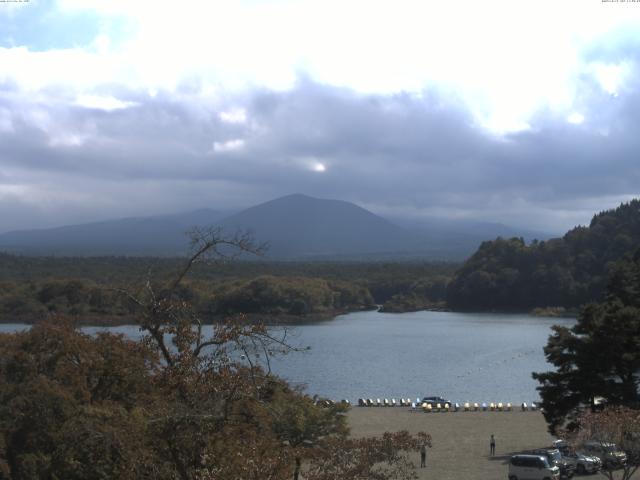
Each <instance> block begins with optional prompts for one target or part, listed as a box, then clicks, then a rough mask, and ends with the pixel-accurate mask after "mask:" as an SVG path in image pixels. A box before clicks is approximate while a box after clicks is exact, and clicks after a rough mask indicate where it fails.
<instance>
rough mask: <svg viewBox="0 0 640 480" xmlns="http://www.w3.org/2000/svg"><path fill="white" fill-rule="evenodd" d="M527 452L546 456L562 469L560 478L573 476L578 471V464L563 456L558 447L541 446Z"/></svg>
mask: <svg viewBox="0 0 640 480" xmlns="http://www.w3.org/2000/svg"><path fill="white" fill-rule="evenodd" d="M527 453H531V454H533V455H541V456H543V457H546V459H547V460H548V461H549V463H550V464H551V465H555V466H556V467H558V468H559V469H560V478H571V477H573V475H574V474H575V473H576V466H575V465H574V464H572V463H571V462H568V461H567V460H566V459H564V458H562V454H561V453H560V450H558V449H557V448H539V449H537V450H532V451H530V452H527Z"/></svg>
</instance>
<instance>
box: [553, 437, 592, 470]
mask: <svg viewBox="0 0 640 480" xmlns="http://www.w3.org/2000/svg"><path fill="white" fill-rule="evenodd" d="M553 446H554V447H555V448H557V449H558V450H560V454H561V455H562V459H563V460H565V461H566V462H568V463H571V464H572V465H573V466H574V467H575V469H576V472H577V473H579V474H580V475H584V474H585V473H596V472H598V471H599V470H600V469H601V468H602V461H601V460H600V459H599V458H598V457H596V456H593V455H588V454H586V453H585V452H582V451H576V450H575V449H574V448H572V447H571V446H570V445H569V444H568V443H567V442H566V441H565V440H556V441H555V442H553Z"/></svg>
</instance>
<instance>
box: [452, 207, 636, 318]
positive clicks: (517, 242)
mask: <svg viewBox="0 0 640 480" xmlns="http://www.w3.org/2000/svg"><path fill="white" fill-rule="evenodd" d="M639 246H640V200H637V199H636V200H633V201H631V202H629V203H624V204H622V205H620V206H619V207H618V208H616V209H614V210H608V211H604V212H601V213H599V214H597V215H595V216H594V217H593V219H592V220H591V223H590V225H589V226H588V227H582V226H580V227H576V228H574V229H572V230H570V231H569V232H567V233H566V234H565V235H564V236H563V237H562V238H555V239H551V240H548V241H541V242H537V241H534V242H532V243H530V244H526V243H525V242H524V240H522V239H520V238H511V239H504V238H498V239H496V240H494V241H489V242H484V243H482V245H481V246H480V248H479V249H478V251H477V252H476V253H475V254H474V255H473V256H472V257H471V258H470V259H469V260H467V262H466V263H465V264H464V265H463V266H462V268H461V269H460V270H458V272H456V275H455V277H454V279H453V280H452V281H451V283H450V284H449V286H448V289H447V303H448V305H449V306H450V307H451V308H454V309H458V310H493V309H497V310H499V309H515V310H521V309H531V308H535V307H547V306H562V307H566V308H575V307H578V306H580V305H582V304H584V303H587V302H589V301H594V300H599V299H600V298H601V297H602V295H603V292H604V287H605V284H606V281H607V276H608V273H609V270H610V268H611V267H612V265H613V264H614V263H615V262H617V261H619V260H620V259H621V258H622V257H623V256H624V255H625V254H628V253H632V252H633V251H635V250H636V249H637V248H638V247H639Z"/></svg>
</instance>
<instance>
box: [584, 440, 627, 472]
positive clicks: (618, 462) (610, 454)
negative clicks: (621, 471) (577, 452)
mask: <svg viewBox="0 0 640 480" xmlns="http://www.w3.org/2000/svg"><path fill="white" fill-rule="evenodd" d="M582 451H584V453H586V454H587V455H591V456H594V457H598V458H599V459H600V461H601V462H602V468H605V469H609V468H620V467H622V466H623V465H625V464H626V463H627V454H626V453H624V452H623V451H622V450H621V449H620V448H619V447H618V446H617V445H616V444H615V443H610V442H598V441H596V440H592V441H589V442H585V443H584V444H583V445H582Z"/></svg>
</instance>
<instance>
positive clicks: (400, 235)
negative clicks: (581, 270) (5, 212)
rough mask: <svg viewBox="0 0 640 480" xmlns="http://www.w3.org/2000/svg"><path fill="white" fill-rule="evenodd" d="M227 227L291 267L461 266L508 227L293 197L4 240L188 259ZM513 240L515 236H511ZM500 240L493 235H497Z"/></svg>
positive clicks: (61, 249) (30, 249)
mask: <svg viewBox="0 0 640 480" xmlns="http://www.w3.org/2000/svg"><path fill="white" fill-rule="evenodd" d="M210 225H219V226H222V227H223V228H224V229H225V230H226V231H227V232H229V233H233V232H235V231H236V230H238V229H242V230H250V231H252V232H253V234H254V237H255V239H256V241H258V242H268V243H269V245H270V248H269V249H268V251H267V258H270V259H287V260H292V259H296V260H362V261H377V260H415V259H429V260H458V261H459V260H462V259H464V258H466V257H468V256H469V255H470V254H471V253H472V252H473V251H474V250H475V249H476V248H477V247H478V245H479V244H480V243H481V241H482V240H483V239H485V238H488V237H493V238H495V236H496V235H498V234H500V232H502V231H504V230H505V229H507V230H508V227H504V226H502V225H500V226H495V225H493V224H482V223H477V224H476V223H471V222H466V223H465V222H462V223H461V222H456V221H451V222H448V221H439V222H435V223H426V224H413V225H412V224H410V223H408V224H405V226H404V227H403V226H398V225H396V224H395V223H393V222H390V221H388V220H386V219H384V218H382V217H380V216H378V215H375V214H373V213H371V212H370V211H368V210H365V209H364V208H361V207H359V206H357V205H355V204H353V203H349V202H345V201H341V200H324V199H318V198H312V197H309V196H306V195H300V194H295V195H288V196H285V197H281V198H277V199H275V200H271V201H268V202H265V203H262V204H260V205H256V206H253V207H250V208H247V209H246V210H243V211H241V212H239V213H236V214H234V215H231V216H228V215H225V214H222V213H221V212H217V211H214V210H207V209H204V210H196V211H193V212H187V213H182V214H173V215H162V216H155V217H144V218H124V219H119V220H110V221H104V222H94V223H87V224H83V225H70V226H63V227H58V228H49V229H41V230H22V231H15V232H8V233H5V234H3V235H0V251H7V252H11V253H23V254H31V255H81V256H86V255H128V256H133V255H136V256H139V255H145V256H149V255H153V256H175V255H183V254H184V253H185V252H186V249H187V246H188V239H187V237H186V236H185V233H184V232H185V231H186V230H188V229H190V228H191V227H193V226H210ZM511 231H512V232H515V231H513V230H511ZM491 232H493V233H495V234H493V233H491Z"/></svg>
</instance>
